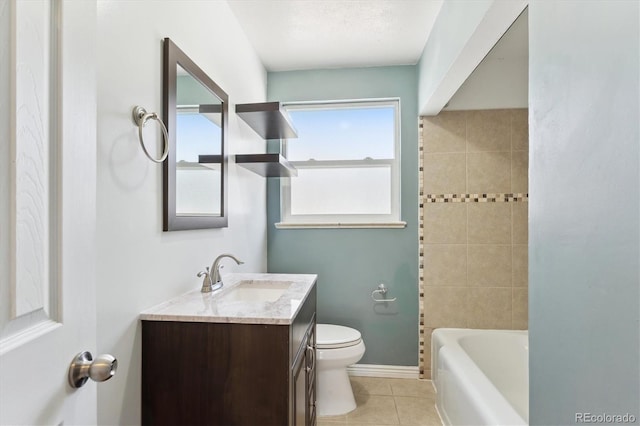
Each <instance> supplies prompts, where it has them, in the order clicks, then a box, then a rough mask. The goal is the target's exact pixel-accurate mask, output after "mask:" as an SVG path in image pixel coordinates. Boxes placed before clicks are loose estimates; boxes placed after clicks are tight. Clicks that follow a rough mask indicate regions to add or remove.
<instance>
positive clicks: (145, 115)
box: [132, 106, 169, 163]
mask: <svg viewBox="0 0 640 426" xmlns="http://www.w3.org/2000/svg"><path fill="white" fill-rule="evenodd" d="M132 115H133V122H134V123H135V124H136V125H137V126H138V139H140V146H141V147H142V150H143V151H144V154H145V155H146V156H147V158H149V160H151V161H153V162H154V163H162V162H163V161H164V160H165V159H166V158H167V155H169V135H168V134H167V128H166V127H165V125H164V123H163V122H162V120H160V118H159V117H158V114H156V113H155V112H147V110H146V109H144V108H142V107H141V106H136V107H135V108H133V112H132ZM147 120H155V121H157V122H158V124H159V125H160V129H161V130H162V136H163V139H164V149H163V151H162V156H160V158H158V159H155V158H153V157H152V156H151V154H149V151H147V147H146V146H145V145H144V139H143V137H142V129H143V128H144V125H145V124H146V123H147Z"/></svg>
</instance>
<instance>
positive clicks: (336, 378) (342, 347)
mask: <svg viewBox="0 0 640 426" xmlns="http://www.w3.org/2000/svg"><path fill="white" fill-rule="evenodd" d="M364 350H365V347H364V342H363V341H362V336H361V335H360V332H359V331H358V330H354V329H353V328H349V327H344V326H341V325H332V324H318V325H317V326H316V357H317V365H316V367H317V380H318V384H317V397H316V409H317V410H318V416H338V415H340V414H346V413H348V412H349V411H352V410H355V408H356V400H355V398H354V397H353V390H352V389H351V382H349V375H348V374H347V366H349V365H351V364H355V363H356V362H358V361H360V359H361V358H362V355H364Z"/></svg>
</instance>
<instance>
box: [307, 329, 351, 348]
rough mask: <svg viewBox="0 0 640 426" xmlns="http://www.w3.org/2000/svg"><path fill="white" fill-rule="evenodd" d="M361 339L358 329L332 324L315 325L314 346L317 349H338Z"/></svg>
mask: <svg viewBox="0 0 640 426" xmlns="http://www.w3.org/2000/svg"><path fill="white" fill-rule="evenodd" d="M361 341H362V335H361V334H360V332H359V331H358V330H355V329H353V328H349V327H344V326H341V325H333V324H317V325H316V347H317V348H318V349H339V348H347V347H350V346H355V345H357V344H359V343H360V342H361Z"/></svg>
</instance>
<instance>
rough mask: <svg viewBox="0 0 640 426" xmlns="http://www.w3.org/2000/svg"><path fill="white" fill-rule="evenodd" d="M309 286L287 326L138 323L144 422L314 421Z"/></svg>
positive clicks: (251, 425) (253, 424) (252, 424)
mask: <svg viewBox="0 0 640 426" xmlns="http://www.w3.org/2000/svg"><path fill="white" fill-rule="evenodd" d="M315 312H316V288H315V285H314V286H313V288H312V289H311V290H310V292H309V294H308V296H307V298H306V300H305V302H304V304H303V305H302V306H301V307H300V309H299V310H298V313H297V315H296V317H295V318H294V319H293V321H292V323H291V324H283V325H273V324H240V323H209V322H206V323H205V322H176V321H144V320H143V321H142V424H143V425H247V426H262V425H265V426H267V425H277V426H282V425H295V426H302V425H305V426H306V425H315V422H316V420H315V397H316V391H315V388H316V369H315V324H316V320H315Z"/></svg>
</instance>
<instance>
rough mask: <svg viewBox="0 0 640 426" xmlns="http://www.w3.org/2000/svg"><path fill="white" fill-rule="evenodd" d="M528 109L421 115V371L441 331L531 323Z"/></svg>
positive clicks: (427, 368)
mask: <svg viewBox="0 0 640 426" xmlns="http://www.w3.org/2000/svg"><path fill="white" fill-rule="evenodd" d="M527 114H528V111H527V110H526V109H500V110H476V111H444V112H442V113H440V114H439V115H437V116H435V117H421V118H420V120H419V128H420V129H419V130H420V131H419V138H420V141H419V144H420V145H419V153H420V166H419V167H420V215H419V217H420V223H419V227H420V238H419V240H420V260H419V264H420V271H419V281H420V342H419V345H420V359H419V368H420V377H421V378H431V334H432V332H433V330H434V329H435V328H441V327H451V328H456V327H460V328H478V329H515V330H518V329H527V303H528V300H527V294H528V293H527V285H528V283H527V240H528V235H527V228H528V224H527V208H528V202H527V201H528V191H529V189H528V176H527V175H528V149H529V146H528V145H529V144H528V126H527Z"/></svg>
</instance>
